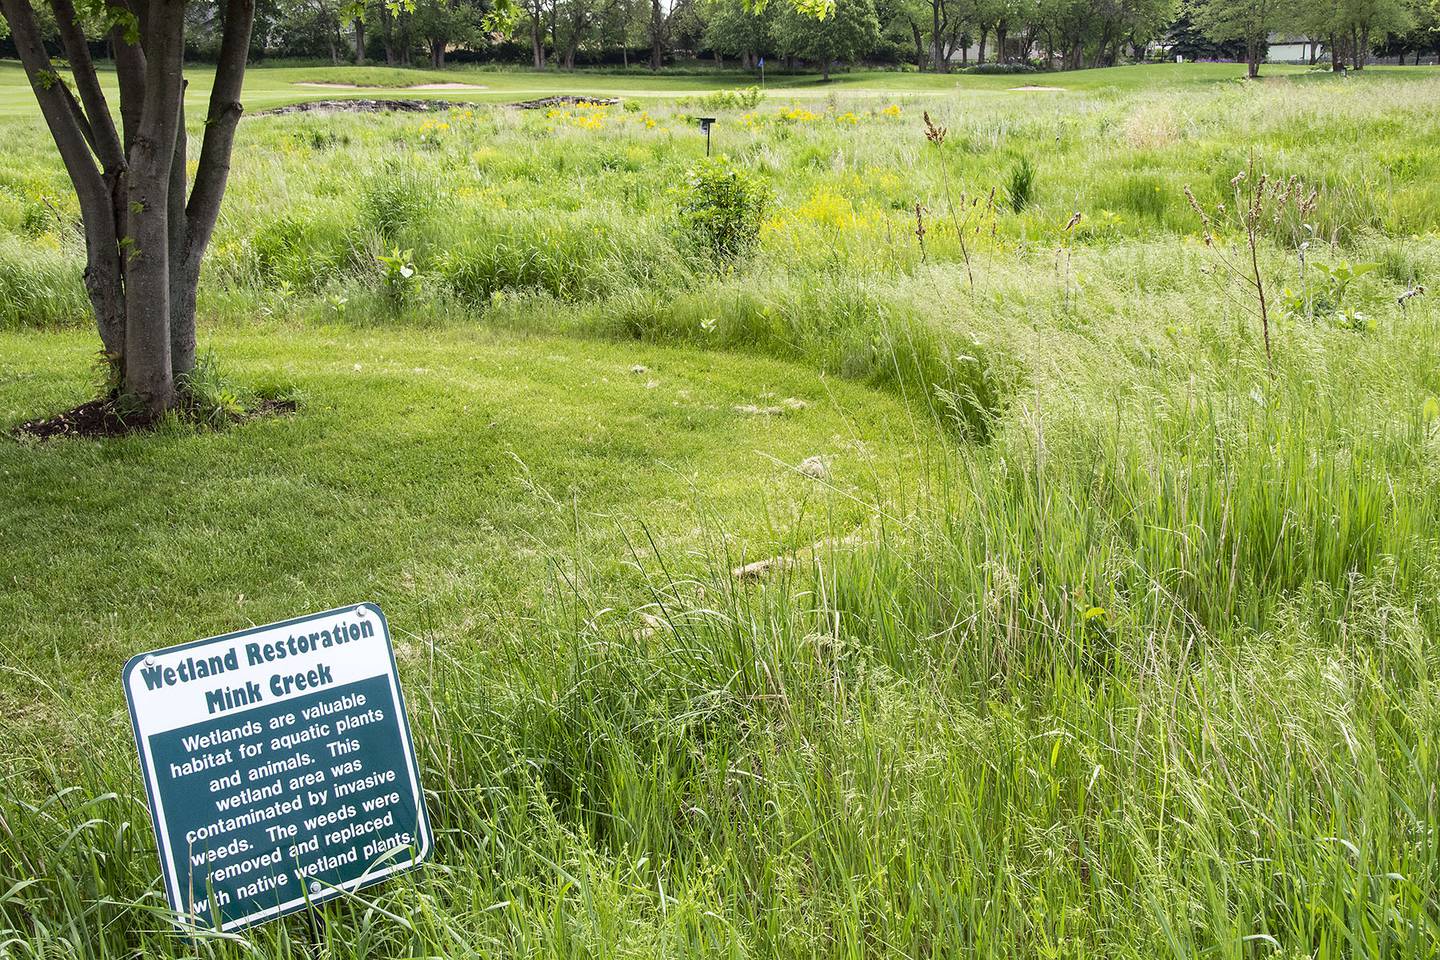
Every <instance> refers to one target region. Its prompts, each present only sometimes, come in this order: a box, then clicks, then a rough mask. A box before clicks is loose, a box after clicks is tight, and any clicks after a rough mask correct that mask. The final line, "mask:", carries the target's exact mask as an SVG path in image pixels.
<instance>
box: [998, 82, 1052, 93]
mask: <svg viewBox="0 0 1440 960" xmlns="http://www.w3.org/2000/svg"><path fill="white" fill-rule="evenodd" d="M1010 89H1011V90H1020V91H1036V90H1040V91H1044V92H1045V93H1064V92H1065V88H1064V87H1037V86H1034V85H1033V84H1030V85H1026V86H1023V87H1011V88H1010Z"/></svg>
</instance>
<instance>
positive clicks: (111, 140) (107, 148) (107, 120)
mask: <svg viewBox="0 0 1440 960" xmlns="http://www.w3.org/2000/svg"><path fill="white" fill-rule="evenodd" d="M50 9H51V10H52V11H54V13H55V24H56V26H57V28H58V29H59V32H60V43H61V45H62V46H63V47H64V49H65V56H66V58H67V59H68V60H69V61H70V72H71V73H72V74H73V75H74V77H75V86H76V87H78V88H79V90H80V102H81V103H82V104H84V106H85V115H86V116H87V117H88V118H89V121H90V123H89V126H90V145H91V147H93V148H94V150H95V154H96V156H98V157H99V158H100V165H101V166H102V167H104V168H105V169H106V170H117V169H119V168H120V167H122V166H124V164H125V154H124V152H123V151H122V150H121V148H120V138H119V137H118V136H117V135H116V133H115V120H114V118H112V117H111V116H110V104H109V103H107V102H106V100H105V92H104V91H103V90H101V89H100V78H99V77H97V76H96V75H95V62H94V61H93V60H92V59H91V58H90V45H89V44H88V43H87V42H86V40H85V33H84V31H83V30H82V29H81V28H80V18H79V16H77V15H76V13H75V6H74V5H73V4H72V3H71V2H70V0H50Z"/></svg>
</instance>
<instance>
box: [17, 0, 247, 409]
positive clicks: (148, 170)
mask: <svg viewBox="0 0 1440 960" xmlns="http://www.w3.org/2000/svg"><path fill="white" fill-rule="evenodd" d="M107 3H109V5H110V10H109V12H110V13H111V14H112V15H117V14H122V13H126V12H131V11H132V8H131V6H130V5H129V4H128V3H127V4H125V5H124V6H122V5H121V0H107ZM0 7H3V10H4V13H5V17H6V20H7V21H8V23H9V24H10V27H11V32H12V37H13V40H14V43H15V47H16V51H17V54H18V55H19V57H20V59H21V62H22V64H23V65H24V67H25V71H26V74H27V76H28V77H29V78H30V81H31V85H32V87H33V88H34V90H35V95H36V98H37V100H38V102H39V104H40V108H41V113H42V115H43V116H44V118H45V121H46V125H47V126H48V127H49V129H50V132H51V136H52V138H53V139H54V141H55V145H56V147H57V149H58V150H59V153H60V157H61V160H62V162H63V163H64V164H65V168H66V172H67V173H68V174H69V175H70V180H71V183H72V184H73V185H74V187H75V192H76V196H77V198H78V199H79V201H80V211H81V217H82V221H83V223H84V228H85V245H86V269H85V287H86V291H87V293H89V294H90V299H91V305H92V307H93V309H94V311H95V316H96V320H97V324H98V326H99V329H100V339H101V343H102V345H103V347H104V350H105V353H106V356H107V359H108V360H109V362H110V365H111V370H112V373H113V375H114V381H115V386H116V387H117V388H118V390H119V391H120V392H121V393H122V394H124V395H126V396H128V397H129V398H131V400H132V401H133V403H134V407H135V409H136V410H137V411H138V412H139V413H140V414H141V415H142V416H143V417H144V418H145V419H147V420H149V419H153V418H154V417H155V416H157V415H158V414H160V413H162V412H164V411H165V410H167V409H169V408H170V407H172V406H173V405H174V404H175V401H176V397H177V388H179V387H181V386H183V384H184V378H185V377H186V376H187V375H188V374H189V373H190V372H191V371H192V370H193V368H194V365H195V294H196V288H197V285H198V282H199V277H200V264H201V260H202V258H203V256H204V252H205V249H206V247H207V246H208V244H209V241H210V237H211V235H212V233H213V232H214V227H215V220H216V218H217V217H218V215H219V208H220V201H221V198H222V196H223V194H224V189H225V182H226V179H227V177H228V174H229V165H230V153H231V149H232V147H233V143H234V131H235V126H236V124H237V123H238V121H239V117H240V105H239V102H238V98H239V95H240V88H241V84H242V82H243V79H244V70H245V60H246V55H247V53H248V50H249V44H250V30H251V26H252V24H253V22H254V0H227V2H226V4H225V7H224V15H223V16H224V27H223V33H222V39H221V48H220V56H219V60H218V62H217V64H216V68H215V80H214V84H213V87H212V90H211V95H210V104H209V108H208V110H207V113H206V116H205V123H204V134H203V140H202V143H201V150H200V156H199V158H198V160H197V162H196V165H195V170H196V173H195V184H194V188H193V190H192V191H190V195H189V199H188V202H187V199H186V186H187V182H186V174H187V147H188V144H187V139H186V135H185V128H184V123H185V116H184V106H183V104H184V90H185V79H184V65H183V54H184V41H185V38H184V15H183V14H184V0H139V2H138V3H137V4H136V7H138V9H135V10H133V12H134V13H135V14H136V17H137V19H138V20H139V28H138V30H131V29H130V28H129V27H128V26H125V25H122V24H117V25H116V26H114V27H112V28H111V30H110V42H111V47H112V51H113V54H114V57H115V80H116V84H117V86H118V87H119V90H120V109H119V116H120V120H121V129H120V130H119V131H117V130H116V128H115V125H114V118H113V116H112V114H111V112H110V108H109V104H108V102H107V100H106V96H105V92H104V89H103V88H102V86H101V85H100V83H99V80H98V78H97V74H96V71H95V66H94V63H93V61H92V60H91V56H90V50H89V46H88V43H87V41H86V38H85V36H84V33H83V30H82V28H81V21H80V18H79V16H78V15H77V13H76V11H75V8H74V6H73V4H72V2H71V0H51V9H52V11H53V12H54V14H55V21H56V30H57V32H58V34H59V38H60V43H61V45H62V47H63V49H64V52H65V55H66V58H67V59H68V60H69V61H70V69H71V72H72V75H73V77H74V83H75V85H76V87H77V88H78V90H79V100H78V101H77V100H76V98H75V96H74V94H72V93H71V91H70V88H69V86H68V85H67V84H66V83H65V82H63V81H61V82H56V77H57V74H56V73H55V71H54V68H53V67H52V65H51V61H50V57H49V54H48V53H47V52H46V50H45V47H44V45H43V43H42V42H41V39H40V32H39V28H38V26H37V23H36V18H35V12H34V10H33V8H32V7H31V6H30V0H0ZM117 19H118V17H117Z"/></svg>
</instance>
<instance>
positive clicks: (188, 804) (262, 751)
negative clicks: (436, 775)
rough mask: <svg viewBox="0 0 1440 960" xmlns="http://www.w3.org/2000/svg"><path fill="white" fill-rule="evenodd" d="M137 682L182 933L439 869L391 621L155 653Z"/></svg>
mask: <svg viewBox="0 0 1440 960" xmlns="http://www.w3.org/2000/svg"><path fill="white" fill-rule="evenodd" d="M123 682H124V686H125V697H126V700H127V701H128V702H129V705H130V719H131V722H132V724H133V725H134V728H135V743H136V746H137V747H138V749H139V752H140V768H141V773H142V775H143V777H144V780H145V790H146V794H147V795H148V797H149V800H150V815H151V819H152V821H153V822H154V825H155V839H156V843H157V844H158V846H159V848H160V868H161V871H162V873H163V875H164V879H165V892H166V894H167V895H168V897H169V900H170V906H171V909H173V910H174V911H175V913H176V914H177V922H178V923H180V924H182V925H184V924H189V925H192V926H196V927H204V928H209V929H218V930H226V931H229V930H237V929H240V928H243V927H247V926H250V925H252V924H256V923H261V922H263V921H266V920H271V919H273V918H275V917H279V916H282V915H284V914H286V913H290V912H292V911H295V910H300V909H303V908H305V907H306V906H309V905H314V904H317V903H323V902H324V901H326V900H329V899H332V898H333V897H337V896H340V895H342V894H343V893H346V892H348V891H352V890H356V889H358V888H360V887H363V886H366V885H368V884H370V883H374V882H376V881H378V880H381V879H384V878H385V877H389V876H392V875H394V874H396V873H398V872H400V871H403V870H406V869H409V868H412V867H415V866H418V865H419V864H420V863H421V862H422V861H424V860H425V858H426V857H427V856H429V854H430V848H431V839H432V838H431V834H430V823H429V819H428V816H427V814H426V811H425V795H424V793H423V792H422V790H421V788H420V775H419V769H418V767H417V765H416V762H415V748H414V745H413V743H412V742H411V739H410V726H409V722H408V721H407V719H406V715H405V701H404V698H403V697H402V695H401V693H400V683H399V679H398V677H397V676H396V671H395V656H394V653H393V651H392V650H391V646H390V630H389V626H388V625H387V624H386V621H385V616H384V614H382V613H381V612H380V608H379V607H378V606H375V605H374V604H368V603H366V604H359V605H357V606H353V607H342V608H340V609H337V610H329V611H326V612H324V613H317V614H313V615H311V616H308V617H299V618H297V619H294V620H286V621H284V622H282V623H274V624H270V625H268V626H263V627H255V628H253V629H250V630H243V631H240V632H239V633H231V634H226V635H225V636H222V637H214V638H211V639H208V640H198V641H195V642H193V643H185V644H180V645H179V646H174V647H166V648H165V649H162V650H155V651H152V652H150V653H142V654H139V655H138V656H136V657H133V658H132V659H131V660H130V662H129V663H127V664H126V665H125V672H124V675H123Z"/></svg>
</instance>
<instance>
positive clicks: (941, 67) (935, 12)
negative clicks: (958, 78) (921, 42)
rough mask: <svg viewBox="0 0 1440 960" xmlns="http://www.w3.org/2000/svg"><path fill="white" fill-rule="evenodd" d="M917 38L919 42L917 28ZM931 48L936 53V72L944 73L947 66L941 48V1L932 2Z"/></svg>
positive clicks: (934, 55)
mask: <svg viewBox="0 0 1440 960" xmlns="http://www.w3.org/2000/svg"><path fill="white" fill-rule="evenodd" d="M915 37H916V39H917V40H918V39H919V37H920V30H919V28H918V27H917V28H916V30H915ZM930 46H931V48H932V50H933V51H934V53H933V57H934V61H935V72H936V73H944V72H945V68H946V66H947V64H946V62H945V53H944V51H943V50H942V49H941V47H940V0H930Z"/></svg>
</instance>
